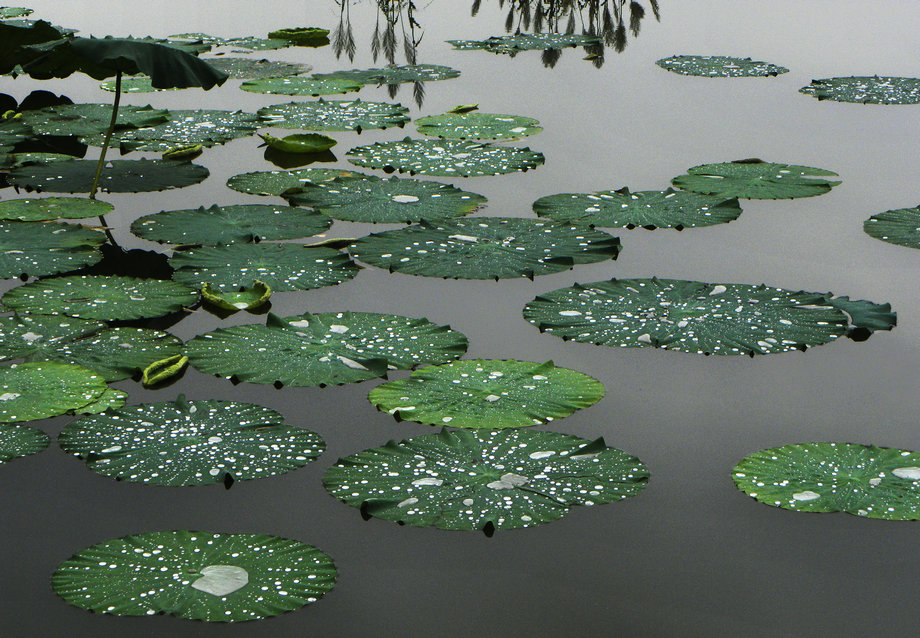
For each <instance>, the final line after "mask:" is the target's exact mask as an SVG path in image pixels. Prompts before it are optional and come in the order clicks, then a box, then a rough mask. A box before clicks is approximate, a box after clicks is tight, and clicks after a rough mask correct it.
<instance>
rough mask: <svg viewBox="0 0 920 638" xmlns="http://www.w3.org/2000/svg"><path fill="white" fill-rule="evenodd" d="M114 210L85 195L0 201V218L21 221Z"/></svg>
mask: <svg viewBox="0 0 920 638" xmlns="http://www.w3.org/2000/svg"><path fill="white" fill-rule="evenodd" d="M113 210H115V207H114V206H112V205H111V204H109V203H108V202H101V201H99V200H96V199H88V198H86V197H43V198H41V199H36V198H28V199H10V200H7V201H5V202H0V219H10V220H18V221H23V222H37V221H49V220H53V219H84V218H86V217H98V216H100V215H107V214H109V213H110V212H112V211H113Z"/></svg>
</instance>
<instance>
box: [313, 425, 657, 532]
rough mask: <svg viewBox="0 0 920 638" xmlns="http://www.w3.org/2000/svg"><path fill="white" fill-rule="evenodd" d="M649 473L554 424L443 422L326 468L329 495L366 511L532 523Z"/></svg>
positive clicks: (417, 518) (474, 524)
mask: <svg viewBox="0 0 920 638" xmlns="http://www.w3.org/2000/svg"><path fill="white" fill-rule="evenodd" d="M647 482H648V471H647V470H646V469H645V466H644V465H643V464H642V462H641V461H639V459H637V458H636V457H634V456H630V455H629V454H627V453H625V452H623V451H622V450H618V449H616V448H612V447H607V445H606V444H605V443H604V440H603V439H597V440H595V441H588V440H586V439H580V438H578V437H575V436H569V435H567V434H559V433H556V432H534V431H531V430H494V431H473V432H470V431H466V430H458V431H453V432H450V431H447V430H444V431H442V432H441V433H440V434H428V435H425V436H418V437H415V438H412V439H406V440H404V441H400V442H399V443H395V442H393V441H391V442H389V443H387V445H385V446H383V447H378V448H373V449H370V450H365V451H363V452H359V453H357V454H353V455H351V456H348V457H345V458H343V459H340V460H339V462H338V463H336V464H335V465H333V466H332V467H331V468H329V470H328V471H327V472H326V475H325V476H324V477H323V485H324V486H325V487H326V489H327V490H328V491H329V493H330V494H332V495H333V496H335V497H336V498H338V499H341V500H342V501H344V502H345V503H348V504H349V505H352V506H353V507H360V508H361V510H362V512H363V513H365V514H366V515H370V516H376V517H378V518H383V519H386V520H390V521H397V522H399V523H407V524H409V525H415V526H419V527H423V526H424V527H438V528H441V529H454V530H483V531H485V532H486V534H491V533H492V532H493V531H494V530H496V529H515V528H521V527H533V526H535V525H540V524H541V523H549V522H551V521H554V520H556V519H559V518H562V517H563V516H565V515H566V514H567V513H568V511H569V508H570V507H573V506H575V505H595V504H598V503H612V502H614V501H620V500H623V499H625V498H629V497H630V496H635V495H636V494H638V493H639V491H641V490H642V488H643V487H645V484H646V483H647Z"/></svg>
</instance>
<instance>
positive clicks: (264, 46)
mask: <svg viewBox="0 0 920 638" xmlns="http://www.w3.org/2000/svg"><path fill="white" fill-rule="evenodd" d="M169 37H170V38H171V39H173V40H191V41H200V42H203V43H204V44H208V45H211V46H215V47H234V48H237V49H249V50H250V51H274V50H276V49H286V48H287V47H290V46H293V44H292V43H291V42H288V41H287V40H279V39H276V38H256V37H253V36H244V37H240V38H219V37H217V36H213V35H208V34H207V33H179V34H176V35H171V36H169Z"/></svg>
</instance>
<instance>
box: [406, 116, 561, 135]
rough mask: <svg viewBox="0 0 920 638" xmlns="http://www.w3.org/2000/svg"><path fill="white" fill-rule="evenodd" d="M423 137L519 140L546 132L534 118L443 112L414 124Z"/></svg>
mask: <svg viewBox="0 0 920 638" xmlns="http://www.w3.org/2000/svg"><path fill="white" fill-rule="evenodd" d="M415 125H416V126H417V127H418V132H419V133H421V134H422V135H429V136H432V137H440V138H442V139H443V138H447V139H455V140H516V139H520V138H522V137H525V136H527V135H534V134H536V133H539V132H540V131H542V130H543V128H542V127H541V126H540V123H539V122H538V121H537V120H535V119H533V118H532V117H523V116H521V115H503V114H500V113H480V112H479V111H472V112H470V113H444V114H443V115H429V116H427V117H422V118H419V119H417V120H416V121H415Z"/></svg>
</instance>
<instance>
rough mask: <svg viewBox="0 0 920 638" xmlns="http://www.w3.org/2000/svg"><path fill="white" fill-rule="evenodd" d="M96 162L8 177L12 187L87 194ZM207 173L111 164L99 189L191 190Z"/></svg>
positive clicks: (173, 165) (173, 166)
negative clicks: (185, 188)
mask: <svg viewBox="0 0 920 638" xmlns="http://www.w3.org/2000/svg"><path fill="white" fill-rule="evenodd" d="M97 164H98V162H97V161H96V160H73V161H72V162H53V163H51V164H39V165H30V166H22V167H20V168H16V169H13V170H12V171H10V173H9V175H7V181H8V182H9V183H10V185H12V186H17V187H19V188H25V189H26V190H36V191H39V192H41V191H48V192H51V193H88V192H89V190H90V188H91V187H92V184H93V177H94V176H95V174H96V165H97ZM209 174H210V172H209V171H208V169H206V168H205V167H204V166H199V165H198V164H191V163H189V162H173V161H170V160H144V159H140V160H112V161H107V162H106V165H105V167H104V168H103V169H102V176H101V178H100V180H99V189H100V190H103V191H106V192H109V193H147V192H152V191H164V190H169V189H173V188H183V187H185V186H192V185H193V184H198V183H199V182H202V181H204V179H205V178H206V177H207V176H208V175H209Z"/></svg>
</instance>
